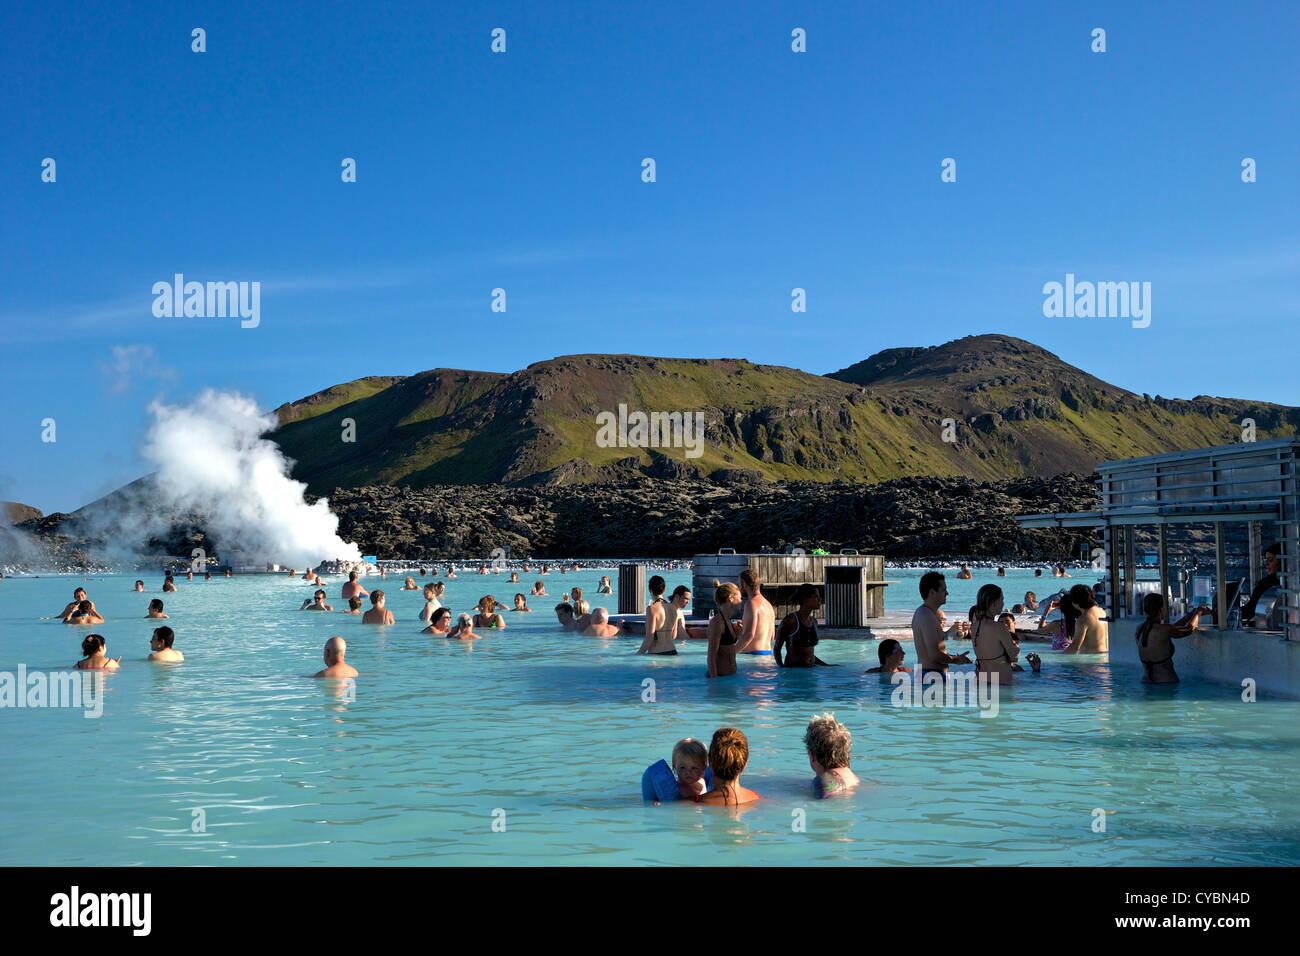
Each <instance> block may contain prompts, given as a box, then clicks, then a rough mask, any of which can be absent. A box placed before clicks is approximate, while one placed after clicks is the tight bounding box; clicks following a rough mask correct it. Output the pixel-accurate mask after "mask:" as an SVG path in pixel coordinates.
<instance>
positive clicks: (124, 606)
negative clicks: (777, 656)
mask: <svg viewBox="0 0 1300 956" xmlns="http://www.w3.org/2000/svg"><path fill="white" fill-rule="evenodd" d="M602 573H610V574H611V575H612V576H614V577H616V575H613V573H612V571H601V570H592V571H584V572H582V573H580V574H575V575H559V574H556V573H552V574H551V575H549V576H548V578H547V579H546V580H547V582H548V584H547V586H548V588H549V589H550V590H551V592H552V594H553V595H554V594H555V593H556V592H558V591H562V590H563V589H564V588H565V587H566V586H572V585H573V584H575V583H576V584H578V585H580V586H581V587H583V589H584V591H585V592H586V595H587V597H588V599H589V600H592V599H595V598H596V595H595V594H594V591H595V585H596V581H597V579H598V578H599V576H600V574H602ZM919 573H920V572H911V571H891V572H890V574H889V577H890V578H891V579H901V580H902V582H903V583H902V584H900V585H898V586H896V587H893V588H891V589H890V596H889V602H890V607H902V606H908V607H910V606H913V605H914V604H915V603H916V601H915V599H914V597H913V595H914V594H915V590H916V589H915V582H916V580H917V578H918V577H919ZM137 576H138V575H134V574H133V575H123V576H109V577H104V578H95V579H93V580H90V581H86V582H84V583H85V586H86V587H87V588H88V589H89V591H90V595H91V597H92V598H94V600H95V601H96V603H97V605H98V606H99V608H100V610H101V611H102V612H103V613H104V614H105V615H106V617H107V618H108V620H107V622H106V623H104V624H102V625H97V626H95V627H94V628H77V627H69V626H67V625H63V624H61V623H58V622H57V621H55V622H51V621H37V620H35V618H37V617H39V616H40V615H43V614H52V613H54V612H56V611H58V610H61V609H62V607H63V605H64V604H65V603H66V602H67V601H68V600H70V599H71V592H72V589H73V587H75V586H76V585H77V584H79V583H82V580H81V579H80V578H72V577H44V578H41V579H39V580H37V579H31V578H6V579H5V580H3V581H0V622H2V623H0V671H8V672H13V671H15V670H16V669H17V667H18V665H19V664H20V663H21V664H25V665H26V667H27V668H28V669H29V670H42V669H51V668H59V667H66V666H69V665H71V664H72V663H74V662H75V661H76V660H77V659H78V657H79V656H80V655H79V652H78V649H79V644H80V639H81V635H82V634H83V633H84V632H85V631H87V630H94V631H96V632H98V633H102V634H104V635H105V637H106V638H107V639H108V649H109V651H110V653H111V654H112V655H113V656H116V655H117V654H123V655H125V657H124V660H123V664H122V668H121V670H120V671H119V672H117V673H113V674H110V675H108V676H107V677H106V678H105V687H106V692H105V695H104V704H103V715H102V717H100V718H98V719H85V718H84V717H83V716H82V714H81V712H79V711H74V710H71V709H52V708H46V709H30V708H28V709H3V710H0V748H2V751H0V752H3V754H4V755H5V775H4V776H5V786H4V787H3V790H2V791H0V863H3V864H7V865H13V864H91V865H114V866H116V865H136V864H145V865H189V864H198V865H221V864H240V865H272V864H285V865H299V864H305V865H313V864H328V865H349V864H368V863H375V864H430V863H448V864H488V865H490V864H508V863H517V864H534V863H535V864H593V863H594V864H647V863H684V864H781V863H788V864H793V863H804V864H808V863H827V864H951V863H960V864H966V863H988V864H1103V865H1106V864H1148V865H1150V864H1154V865H1163V864H1168V865H1190V864H1209V865H1215V864H1225V865H1242V864H1291V865H1294V864H1296V863H1297V862H1300V824H1298V823H1297V821H1296V815H1295V812H1294V796H1293V794H1289V793H1288V790H1289V787H1290V785H1291V783H1292V781H1293V779H1294V774H1295V767H1296V765H1297V759H1296V758H1297V749H1298V747H1300V720H1298V719H1297V718H1298V717H1300V702H1297V701H1290V700H1277V699H1272V700H1270V699H1261V700H1260V701H1259V702H1257V703H1253V704H1245V703H1242V702H1241V700H1240V698H1239V696H1238V693H1237V692H1236V691H1234V689H1233V688H1231V687H1219V686H1211V685H1197V684H1192V683H1185V684H1183V685H1181V686H1178V687H1175V688H1148V687H1144V686H1143V685H1141V684H1140V683H1138V680H1137V675H1136V674H1133V673H1128V672H1112V671H1111V670H1110V668H1109V667H1108V666H1107V665H1106V664H1105V663H1104V661H1103V660H1102V659H1099V658H1087V657H1075V658H1068V659H1067V658H1062V657H1061V656H1060V655H1057V654H1052V653H1050V652H1042V654H1043V658H1044V674H1043V676H1042V677H1040V678H1038V679H1033V680H1028V679H1027V680H1025V681H1023V682H1022V683H1018V684H1017V685H1016V686H1015V687H1014V688H1013V689H1012V690H1010V691H1007V690H1004V691H1003V693H1002V695H1001V698H1000V712H999V714H998V716H997V717H995V718H991V719H990V718H982V717H980V716H978V711H977V710H975V709H956V708H945V709H924V708H916V709H903V708H896V707H893V706H891V703H890V695H891V691H892V688H891V687H890V686H889V685H887V684H886V685H883V686H882V685H881V684H880V683H879V682H878V681H876V680H873V679H871V678H868V679H863V677H862V672H863V670H864V668H865V667H867V666H871V665H873V664H874V663H875V649H874V646H873V645H871V644H869V643H858V642H850V641H825V642H823V644H822V646H821V648H820V649H819V653H820V655H821V656H822V657H823V659H826V660H828V661H832V662H835V663H839V664H842V665H844V666H842V667H839V668H820V669H817V670H816V671H811V670H805V671H796V670H790V671H779V672H778V671H777V670H776V668H775V667H773V666H772V665H771V664H769V663H766V662H762V661H760V660H756V659H753V658H742V660H741V672H740V674H739V675H737V676H736V677H733V678H726V679H721V680H713V681H710V680H707V679H706V678H705V677H704V667H705V661H704V647H703V644H702V643H701V642H690V644H689V645H688V646H687V647H686V648H685V649H684V650H683V651H682V653H681V654H680V655H679V656H677V657H675V658H660V659H647V658H645V657H637V656H635V654H634V652H635V650H636V647H637V646H638V643H639V639H633V638H622V639H616V640H613V641H600V640H598V639H592V638H581V637H576V636H573V635H571V634H565V633H563V632H561V631H559V630H558V629H557V628H556V627H555V626H554V615H553V614H552V613H550V608H551V607H553V605H554V604H555V603H556V598H555V597H552V598H550V599H531V600H530V604H535V605H536V606H537V608H538V612H537V613H534V614H530V615H522V614H510V613H507V614H506V617H507V620H508V623H509V625H510V627H509V628H508V629H507V630H506V631H504V632H503V633H500V634H493V636H491V637H488V638H485V639H483V640H481V641H477V642H474V643H473V644H472V646H471V645H466V644H462V643H460V642H456V643H450V642H447V641H445V640H442V639H431V638H429V637H428V636H424V635H421V634H419V633H418V631H419V629H420V627H421V625H420V624H418V623H417V622H416V620H415V618H416V615H417V613H418V611H419V608H420V607H421V605H422V601H421V598H420V595H419V593H418V592H402V591H398V590H397V587H400V584H401V581H400V578H399V579H397V580H396V581H394V580H393V579H392V578H391V577H390V579H389V581H388V582H387V585H386V586H385V591H386V592H387V594H388V597H389V600H388V606H389V607H390V608H391V609H392V610H393V611H394V613H395V614H396V615H397V619H398V623H397V624H396V625H395V626H393V627H389V628H378V627H367V626H365V625H362V624H361V623H360V620H359V618H356V617H349V616H345V615H342V614H337V613H336V614H314V613H308V612H298V611H297V610H296V609H297V607H298V605H299V604H300V603H301V601H302V600H303V599H304V598H306V597H308V596H310V594H311V591H312V588H311V587H309V586H308V585H306V584H304V583H302V582H301V580H295V581H293V582H290V581H289V580H288V578H287V577H260V576H259V577H244V578H234V579H230V580H226V579H223V578H216V579H214V580H212V581H211V582H203V581H194V582H186V581H185V580H183V579H182V580H180V581H179V587H180V592H179V593H177V594H170V595H161V594H159V593H158V591H157V588H158V587H160V585H161V578H160V576H159V575H157V574H151V575H149V577H148V579H147V581H146V583H147V585H148V586H149V588H150V590H149V591H147V592H146V593H144V594H137V593H134V592H132V591H131V590H130V588H131V583H132V582H133V581H134V580H135V578H136V577H137ZM668 577H669V579H670V581H669V583H670V586H672V585H675V584H677V583H689V577H688V575H687V574H684V573H682V574H673V575H668ZM532 580H533V576H529V577H528V578H527V581H528V582H529V583H531V581H532ZM989 580H993V577H992V574H991V573H984V572H977V577H976V580H975V581H973V582H959V581H956V580H953V579H952V577H951V574H950V575H949V585H950V588H951V590H952V592H953V595H952V598H951V599H950V601H949V605H948V606H949V609H950V610H955V611H957V612H958V613H960V612H962V611H964V610H965V608H966V607H968V606H969V604H970V603H971V601H972V600H973V596H974V592H975V589H976V588H977V587H978V586H979V585H980V584H981V583H985V582H986V581H989ZM1031 580H1032V579H1031V576H1030V575H1028V574H1027V573H1024V572H1013V573H1012V574H1011V576H1010V577H1009V578H1008V579H1005V580H1003V581H1002V582H1001V583H1003V584H1004V586H1005V588H1006V590H1007V592H1008V595H1009V596H1013V595H1014V597H1015V598H1017V599H1018V597H1019V595H1021V594H1023V593H1024V590H1025V587H1026V582H1028V581H1031ZM1090 580H1091V578H1090V577H1088V576H1087V574H1086V573H1084V574H1083V575H1079V574H1077V573H1076V577H1075V579H1074V580H1073V581H1070V582H1066V583H1076V582H1077V581H1090ZM374 583H375V579H370V580H368V581H367V582H366V584H367V586H368V587H370V586H373V584H374ZM1053 583H1057V584H1058V585H1059V583H1060V582H1052V580H1051V579H1050V578H1049V579H1047V580H1039V581H1037V582H1034V583H1033V584H1030V585H1029V586H1034V585H1035V584H1036V585H1037V586H1036V587H1035V590H1037V591H1038V593H1039V595H1040V596H1041V595H1043V594H1044V593H1045V592H1046V591H1049V590H1054V589H1053V588H1052V584H1053ZM340 585H341V581H339V580H337V579H336V580H332V581H330V582H329V583H328V589H329V592H330V602H331V603H332V604H334V605H335V606H336V607H338V606H340V605H341V603H342V602H340V601H338V600H337V594H338V590H339V587H340ZM515 590H527V588H526V587H523V588H515V587H512V586H510V585H507V584H505V583H504V579H503V577H495V576H494V577H491V578H487V579H484V578H482V577H478V576H475V575H464V576H462V577H460V578H459V579H457V580H455V581H452V582H450V583H449V585H448V594H447V596H446V597H445V598H444V603H446V604H447V605H448V606H449V607H451V608H452V609H453V610H454V611H457V612H459V611H461V610H469V609H470V606H471V605H472V604H473V603H474V602H475V601H477V599H478V597H479V596H480V595H482V594H484V593H487V592H488V591H490V592H491V593H493V594H494V595H495V596H496V597H497V598H498V599H507V600H508V598H509V596H510V595H512V594H513V593H514V592H515ZM153 597H162V598H163V599H164V600H165V602H166V605H167V611H168V613H170V614H171V620H170V621H168V622H166V623H168V624H170V625H171V626H172V627H173V628H174V629H175V630H176V633H177V642H176V646H177V647H178V648H179V649H181V650H182V651H183V652H184V653H185V656H186V662H185V663H184V664H182V665H171V666H168V665H157V664H149V663H146V662H145V661H144V660H143V658H144V657H145V655H146V654H147V653H148V637H149V634H150V633H151V631H152V628H153V627H154V626H155V624H156V622H152V621H146V620H144V618H143V615H144V613H145V608H146V606H147V604H148V600H149V599H150V598H153ZM609 606H611V608H613V607H614V606H615V603H614V602H611V604H610V605H609ZM543 611H544V612H546V613H542V612H543ZM332 634H341V635H343V636H344V637H345V638H346V639H347V640H348V642H349V651H348V661H349V663H351V664H353V665H354V666H355V667H357V668H358V670H359V671H360V672H361V677H360V678H359V679H358V681H357V686H356V693H355V699H354V700H346V699H342V698H341V697H340V696H339V693H338V689H337V688H334V689H331V687H329V686H327V685H326V684H325V682H321V681H312V680H309V679H307V676H306V675H309V674H311V673H313V672H314V671H316V670H317V669H319V668H320V667H321V666H323V664H322V662H321V654H320V652H321V646H322V644H323V643H324V641H325V639H326V638H327V637H329V636H330V635H332ZM959 646H960V645H959ZM910 650H911V649H910V646H909V647H908V651H909V655H908V656H909V658H910V657H911V656H912V655H911V653H910ZM647 678H650V679H652V680H653V681H654V682H655V700H654V701H653V702H643V700H642V696H643V687H644V685H643V681H644V680H645V679H647ZM824 710H831V711H834V712H835V714H836V715H837V716H838V717H839V718H840V719H841V720H843V721H844V722H845V723H846V724H847V725H848V726H849V728H850V729H851V730H852V732H853V736H854V759H853V768H854V770H855V771H856V772H857V773H858V775H859V776H860V777H862V779H863V781H864V786H863V787H862V788H861V789H860V790H859V791H858V792H857V793H855V794H853V795H851V796H850V797H849V798H847V799H833V800H827V801H817V800H814V799H812V797H811V792H810V787H809V783H810V780H811V771H810V770H809V768H808V763H807V759H806V756H805V753H804V750H803V747H802V745H801V742H800V739H801V737H802V733H803V729H804V726H805V724H806V722H807V720H808V718H809V716H810V715H812V714H813V713H815V712H820V711H824ZM727 724H731V725H735V726H738V727H740V728H741V729H743V730H744V731H745V732H746V734H747V735H748V736H749V740H750V747H751V759H750V764H749V769H748V771H747V772H746V774H745V776H744V777H743V783H744V784H745V785H746V786H748V787H751V788H753V789H755V790H757V791H758V792H759V793H760V794H762V795H763V797H764V800H762V801H760V802H759V803H758V804H756V805H754V806H752V807H751V808H747V809H743V810H741V811H737V810H735V809H734V808H733V809H730V810H727V809H712V808H708V809H706V808H701V807H697V806H695V805H693V804H677V805H670V806H664V807H658V808H656V807H644V806H643V805H642V804H641V802H640V799H639V780H640V775H641V771H642V770H643V769H644V768H645V767H646V766H647V765H648V764H650V763H652V762H654V761H655V760H657V759H659V758H661V757H667V756H668V754H669V751H670V750H671V748H672V745H673V743H674V742H675V741H676V740H677V739H678V738H679V737H682V736H686V735H690V736H695V737H699V738H703V739H704V740H705V741H706V742H707V740H708V738H709V736H710V735H711V734H712V732H713V730H714V729H716V728H717V727H719V726H723V725H727ZM1094 809H1101V810H1103V811H1105V819H1106V830H1105V832H1104V833H1097V832H1094V831H1093V821H1094V813H1093V811H1094ZM196 811H201V822H202V824H203V826H202V832H195V831H196V827H197V822H196V821H197V820H199V819H200V817H196ZM494 811H500V812H494ZM800 819H802V821H803V823H804V824H805V828H804V831H803V832H798V831H797V830H796V829H795V826H794V824H796V823H798V822H799V821H800ZM494 822H495V823H496V829H495V830H494V826H493V824H494ZM502 825H504V830H503V831H502Z"/></svg>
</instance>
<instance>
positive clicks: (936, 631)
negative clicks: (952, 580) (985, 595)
mask: <svg viewBox="0 0 1300 956" xmlns="http://www.w3.org/2000/svg"><path fill="white" fill-rule="evenodd" d="M920 590H921V600H922V602H923V603H922V604H921V606H920V607H918V608H917V609H916V613H914V614H913V615H912V646H913V647H915V648H916V657H917V660H918V661H919V664H920V668H921V676H922V677H924V676H925V675H926V674H927V673H929V672H930V671H934V672H935V673H936V674H946V673H947V672H948V665H949V664H969V663H970V662H971V661H970V654H969V653H966V654H957V655H953V654H949V653H948V648H947V644H946V642H945V640H944V633H943V628H942V626H941V625H940V624H939V613H938V612H939V607H940V606H941V605H942V604H943V603H944V602H945V601H946V600H948V582H947V581H945V580H944V577H943V575H942V574H940V573H939V572H938V571H927V572H926V573H925V574H923V575H921V585H920Z"/></svg>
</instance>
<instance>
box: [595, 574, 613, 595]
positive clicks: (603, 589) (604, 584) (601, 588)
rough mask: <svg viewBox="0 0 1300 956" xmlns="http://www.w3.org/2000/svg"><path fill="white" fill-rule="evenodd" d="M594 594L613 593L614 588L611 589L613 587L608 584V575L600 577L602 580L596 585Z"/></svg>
mask: <svg viewBox="0 0 1300 956" xmlns="http://www.w3.org/2000/svg"><path fill="white" fill-rule="evenodd" d="M596 593H597V594H613V593H614V588H613V586H612V585H611V584H610V583H609V575H608V574H606V575H605V576H604V577H602V578H601V579H600V584H598V585H597V586H596Z"/></svg>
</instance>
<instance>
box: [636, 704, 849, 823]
mask: <svg viewBox="0 0 1300 956" xmlns="http://www.w3.org/2000/svg"><path fill="white" fill-rule="evenodd" d="M803 745H804V749H805V751H806V752H807V754H808V765H809V766H810V767H811V768H812V770H813V773H814V774H815V776H814V777H813V781H812V785H813V792H814V793H815V794H816V796H818V797H819V798H820V797H828V796H831V795H832V794H838V793H847V792H848V791H850V790H852V789H853V788H854V787H856V786H857V785H858V783H859V782H860V781H859V780H858V777H857V775H856V774H855V773H854V772H853V771H852V769H850V767H849V762H850V760H851V759H852V748H853V737H852V735H851V734H850V733H849V729H848V728H847V727H845V726H844V725H843V724H842V723H840V722H839V721H838V720H836V719H835V715H834V714H819V715H817V716H815V717H813V718H812V719H811V720H810V721H808V726H807V728H806V729H805V731H804V735H803ZM670 759H671V763H669V762H668V761H665V760H660V761H658V762H657V763H654V764H651V765H650V766H649V767H647V768H646V770H645V773H643V774H642V775H641V797H642V799H644V800H646V801H649V802H651V803H653V804H654V805H655V806H659V805H660V804H662V803H669V802H672V801H675V800H690V801H693V802H694V803H700V804H704V805H706V806H719V807H723V806H727V807H734V806H740V805H742V804H747V803H754V802H755V801H757V800H758V799H760V797H759V794H757V793H755V792H754V791H753V790H750V789H749V788H748V787H744V786H741V783H740V775H741V774H742V773H744V771H745V768H746V767H747V766H748V764H749V739H748V738H747V737H746V736H745V734H744V733H743V732H742V731H740V730H738V729H737V728H735V727H720V728H718V730H716V731H714V734H713V739H712V740H711V741H710V742H709V746H708V747H707V748H706V747H705V746H704V744H703V743H701V742H700V741H698V740H695V739H694V738H691V737H685V738H683V739H681V740H679V741H677V744H676V746H674V747H673V752H672V755H671V758H670Z"/></svg>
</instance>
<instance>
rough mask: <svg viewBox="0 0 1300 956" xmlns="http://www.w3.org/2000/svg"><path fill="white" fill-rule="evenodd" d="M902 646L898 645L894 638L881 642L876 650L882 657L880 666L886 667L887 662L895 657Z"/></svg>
mask: <svg viewBox="0 0 1300 956" xmlns="http://www.w3.org/2000/svg"><path fill="white" fill-rule="evenodd" d="M902 646H903V645H902V644H900V643H898V641H896V640H894V639H893V638H892V637H887V638H885V639H884V640H883V641H881V642H880V646H879V647H877V648H876V653H877V654H879V655H880V666H881V667H884V666H885V661H887V660H889V659H890V658H891V657H893V656H894V651H896V650H898V649H899V648H901V647H902Z"/></svg>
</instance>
